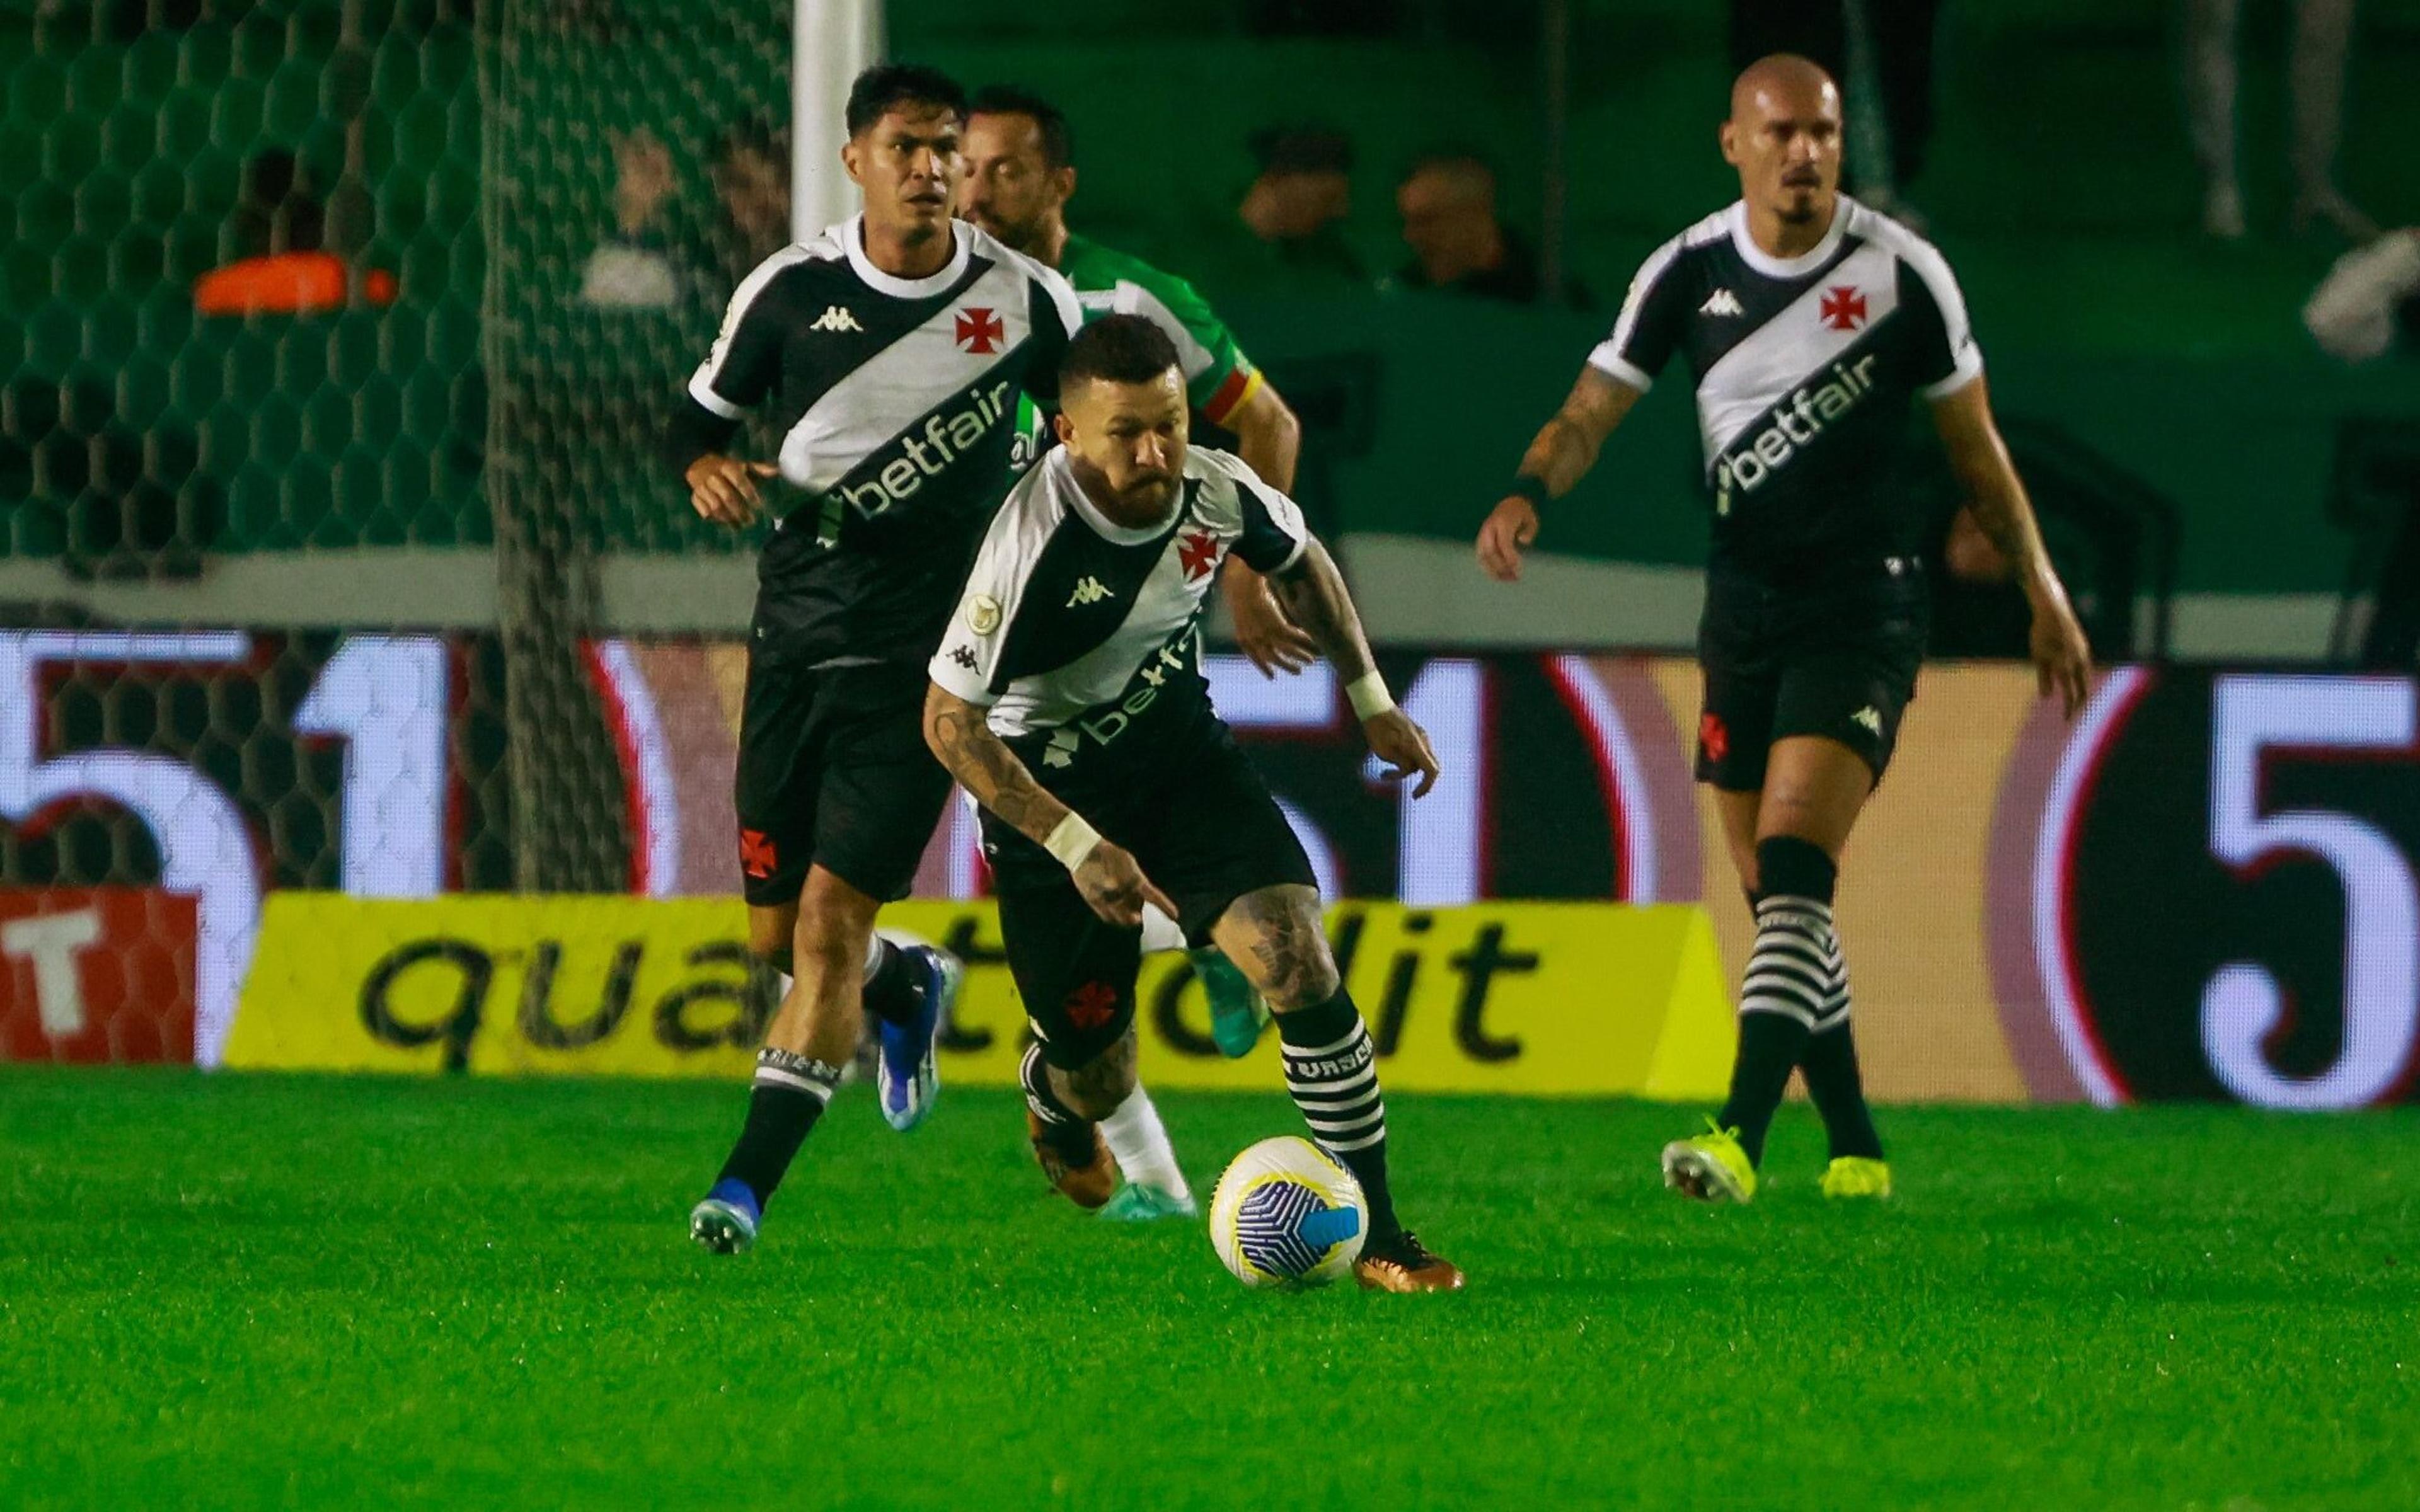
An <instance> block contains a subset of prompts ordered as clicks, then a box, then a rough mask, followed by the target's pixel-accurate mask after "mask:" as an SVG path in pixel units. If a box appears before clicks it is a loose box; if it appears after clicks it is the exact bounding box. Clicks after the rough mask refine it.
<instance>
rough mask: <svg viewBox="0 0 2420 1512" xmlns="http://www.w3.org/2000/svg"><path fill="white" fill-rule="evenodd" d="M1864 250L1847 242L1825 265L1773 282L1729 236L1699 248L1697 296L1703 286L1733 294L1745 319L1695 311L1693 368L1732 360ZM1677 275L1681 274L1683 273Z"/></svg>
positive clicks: (1687, 342) (1860, 243)
mask: <svg viewBox="0 0 2420 1512" xmlns="http://www.w3.org/2000/svg"><path fill="white" fill-rule="evenodd" d="M1864 245H1865V243H1864V242H1863V241H1861V240H1859V239H1857V238H1855V237H1842V238H1841V239H1840V244H1839V245H1838V246H1837V247H1835V248H1833V249H1832V255H1830V256H1828V257H1826V258H1824V259H1823V263H1822V264H1821V265H1819V266H1818V267H1816V268H1814V269H1813V270H1809V271H1807V272H1804V273H1798V274H1793V275H1792V276H1791V277H1789V278H1786V279H1782V278H1773V277H1769V276H1767V275H1766V274H1763V273H1760V272H1758V271H1757V270H1755V269H1753V268H1750V267H1749V266H1748V264H1747V259H1746V258H1745V257H1742V256H1741V255H1739V249H1738V248H1737V247H1735V246H1733V245H1732V244H1731V239H1730V237H1728V236H1727V237H1725V238H1723V239H1722V240H1720V241H1718V242H1713V243H1710V244H1708V245H1707V246H1705V247H1702V248H1699V249H1696V250H1695V253H1694V255H1695V256H1697V257H1699V258H1701V259H1703V262H1704V271H1703V272H1702V273H1701V274H1700V275H1699V276H1700V279H1701V280H1702V283H1701V284H1699V285H1693V287H1692V292H1693V293H1694V292H1696V290H1697V288H1698V287H1702V288H1704V289H1705V290H1706V292H1707V294H1708V295H1709V296H1711V294H1712V293H1713V292H1714V291H1715V290H1721V291H1724V292H1727V293H1729V294H1730V297H1731V299H1732V301H1733V302H1735V303H1736V304H1737V305H1738V306H1739V314H1737V315H1723V316H1708V315H1706V314H1705V313H1704V312H1703V311H1702V310H1700V309H1699V308H1697V307H1695V306H1692V308H1691V311H1690V315H1691V319H1690V321H1689V330H1688V335H1687V337H1686V338H1685V345H1686V347H1687V348H1688V353H1689V365H1690V366H1691V367H1692V368H1693V369H1694V370H1696V371H1697V372H1699V373H1703V372H1706V371H1708V370H1710V369H1712V368H1713V367H1714V364H1715V363H1719V362H1721V361H1722V360H1723V359H1724V358H1726V357H1728V356H1730V353H1731V348H1733V347H1738V346H1741V345H1742V344H1744V343H1745V342H1747V341H1750V340H1752V339H1754V338H1755V337H1756V335H1757V334H1758V333H1759V332H1761V331H1763V330H1764V328H1765V327H1766V326H1767V325H1769V324H1771V323H1772V321H1773V319H1774V317H1775V316H1778V315H1780V314H1781V313H1782V312H1783V311H1784V310H1787V309H1789V308H1790V307H1791V306H1792V305H1793V304H1795V303H1797V302H1798V301H1799V300H1800V299H1801V298H1802V297H1804V296H1805V294H1806V293H1807V290H1808V289H1809V288H1812V287H1813V286H1814V285H1816V284H1817V283H1818V282H1819V281H1820V280H1822V279H1823V278H1824V277H1826V276H1827V275H1829V274H1830V273H1831V272H1832V271H1833V270H1835V269H1837V268H1838V267H1839V266H1840V264H1841V263H1843V262H1845V261H1847V260H1848V258H1849V257H1850V255H1852V254H1854V253H1855V252H1856V251H1857V250H1858V249H1859V248H1860V247H1862V246H1864ZM1673 271H1674V273H1677V272H1678V271H1679V270H1678V269H1675V270H1673ZM1668 276H1671V275H1669V274H1668Z"/></svg>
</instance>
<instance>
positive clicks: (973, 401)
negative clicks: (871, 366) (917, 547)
mask: <svg viewBox="0 0 2420 1512" xmlns="http://www.w3.org/2000/svg"><path fill="white" fill-rule="evenodd" d="M1008 390H1009V385H1008V384H1007V383H1006V382H1000V383H995V384H993V385H992V386H991V387H989V388H987V389H986V388H984V387H983V386H981V385H980V384H978V385H977V386H976V387H974V388H971V389H969V390H968V391H967V392H966V394H965V397H964V400H963V402H962V403H961V405H960V407H959V408H958V409H954V410H953V411H951V412H950V413H948V414H945V415H941V414H937V415H928V416H926V417H925V420H924V428H923V431H922V432H921V433H919V432H915V431H909V432H907V433H905V434H903V435H900V436H896V437H893V438H892V440H891V442H890V444H889V445H887V446H885V447H883V448H882V449H881V450H880V451H877V452H876V453H874V454H872V455H869V456H867V457H866V459H865V460H864V461H862V462H860V463H859V464H858V465H857V467H856V469H855V471H854V473H852V476H857V475H861V476H863V477H864V480H865V481H864V482H862V483H849V482H847V481H846V480H843V482H842V483H841V485H840V490H839V491H840V495H841V497H842V498H844V499H845V500H847V501H848V506H849V507H850V508H851V509H854V510H856V511H857V512H858V513H859V514H861V515H862V516H864V517H866V518H868V519H872V518H873V517H876V515H879V514H881V513H882V512H883V511H884V510H886V509H889V508H890V507H891V506H892V505H893V504H898V503H903V502H905V501H907V499H908V498H910V497H911V496H913V495H914V494H915V492H916V490H917V489H919V488H922V487H923V486H924V480H925V479H927V478H938V477H939V476H940V475H941V471H942V470H943V469H944V468H947V467H948V466H949V465H950V464H951V463H952V462H954V461H956V460H957V459H958V457H959V456H960V455H963V454H964V453H965V452H967V451H968V450H969V449H970V448H971V447H974V446H976V445H978V444H980V443H981V442H982V440H983V439H984V437H985V436H986V435H988V434H989V433H990V431H991V428H992V427H993V426H994V425H997V424H1000V421H1001V416H1002V415H1004V414H1010V413H1013V412H1014V408H1013V407H1012V406H1010V405H1009V404H1008V402H1007V400H1008Z"/></svg>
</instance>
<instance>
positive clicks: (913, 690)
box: [736, 656, 950, 907]
mask: <svg viewBox="0 0 2420 1512" xmlns="http://www.w3.org/2000/svg"><path fill="white" fill-rule="evenodd" d="M928 681H929V679H928V678H927V676H926V674H925V671H924V669H923V667H922V666H921V665H901V664H890V663H886V664H883V665H879V666H861V667H826V668H822V669H819V670H810V669H806V668H799V667H791V666H787V665H784V664H783V663H782V662H781V661H780V660H778V659H777V658H772V657H767V656H750V657H749V660H748V688H747V693H746V696H745V699H744V702H743V703H742V706H741V711H740V716H739V762H738V778H737V794H736V797H737V808H738V810H739V869H740V874H741V876H742V878H743V882H742V886H741V891H742V892H743V893H745V894H746V896H747V899H748V902H749V903H752V904H754V905H756V906H758V907H766V906H770V905H774V904H778V903H796V902H797V901H798V897H799V888H800V887H803V886H804V885H805V883H806V879H807V869H808V868H809V867H810V866H820V867H822V868H823V869H824V870H825V871H827V872H831V873H832V874H833V875H834V876H836V877H838V878H840V879H841V880H842V881H843V882H845V883H847V884H848V885H849V886H850V887H855V888H856V889H857V890H858V891H860V892H862V893H865V894H867V895H868V896H869V897H873V898H876V899H878V900H880V901H882V902H884V903H890V902H892V901H893V900H894V899H899V898H904V897H906V896H907V889H908V887H910V886H911V885H912V884H913V883H914V882H915V880H916V867H917V865H918V863H919V862H921V861H922V860H923V856H924V847H925V845H926V844H927V843H929V842H930V841H931V840H932V838H933V830H934V828H935V826H937V825H939V823H940V818H941V810H942V806H943V805H944V804H946V803H947V802H948V801H949V797H950V777H949V774H948V773H947V772H944V771H943V770H942V769H941V764H940V763H939V762H937V761H935V760H934V759H933V753H932V752H931V751H930V750H929V749H927V748H925V745H924V690H925V687H926V686H927V683H928Z"/></svg>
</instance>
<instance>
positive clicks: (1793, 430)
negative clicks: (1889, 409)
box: [1714, 352, 1879, 514]
mask: <svg viewBox="0 0 2420 1512" xmlns="http://www.w3.org/2000/svg"><path fill="white" fill-rule="evenodd" d="M1877 361H1879V359H1878V358H1877V357H1876V356H1875V355H1874V354H1873V353H1871V352H1869V353H1867V354H1866V355H1865V356H1864V357H1861V358H1859V359H1857V363H1856V365H1855V366H1854V367H1849V366H1845V365H1843V364H1841V363H1833V364H1832V369H1831V376H1832V381H1831V382H1829V383H1821V384H1815V383H1810V384H1807V385H1804V386H1802V387H1801V388H1800V389H1799V390H1798V391H1797V392H1796V393H1792V395H1791V396H1790V402H1789V403H1788V404H1776V405H1775V406H1774V407H1773V409H1772V414H1773V424H1769V425H1767V426H1765V427H1764V428H1763V429H1762V430H1761V431H1758V432H1757V433H1756V434H1755V435H1754V436H1751V437H1749V438H1748V439H1747V440H1745V441H1742V442H1740V443H1739V444H1738V445H1737V446H1735V447H1733V448H1732V449H1731V450H1730V452H1729V453H1727V454H1725V455H1724V456H1723V457H1722V458H1721V459H1720V460H1719V461H1717V462H1716V463H1715V464H1714V490H1715V493H1716V494H1717V495H1718V496H1719V497H1718V501H1717V504H1716V507H1717V508H1718V509H1720V510H1721V511H1722V512H1723V513H1724V514H1729V513H1730V495H1731V489H1732V488H1733V487H1734V486H1737V487H1739V488H1742V489H1745V490H1746V491H1748V492H1750V493H1753V492H1755V491H1756V488H1757V486H1758V485H1760V484H1761V483H1763V482H1764V480H1765V479H1767V478H1769V477H1771V476H1773V474H1774V473H1775V472H1776V471H1778V470H1779V469H1781V468H1783V467H1785V466H1787V465H1788V464H1789V462H1790V459H1791V458H1792V457H1794V456H1796V455H1798V454H1799V452H1800V450H1801V449H1803V448H1804V447H1805V446H1806V445H1807V443H1808V442H1810V441H1812V440H1814V439H1815V438H1816V437H1818V436H1821V435H1823V427H1824V426H1825V425H1828V424H1831V423H1832V422H1833V421H1835V420H1838V419H1839V418H1840V417H1841V416H1842V415H1845V414H1847V413H1848V412H1849V411H1850V410H1851V409H1854V408H1856V405H1857V401H1859V400H1860V399H1863V398H1864V397H1865V396H1866V395H1867V394H1869V393H1872V392H1873V388H1874V363H1876V362H1877Z"/></svg>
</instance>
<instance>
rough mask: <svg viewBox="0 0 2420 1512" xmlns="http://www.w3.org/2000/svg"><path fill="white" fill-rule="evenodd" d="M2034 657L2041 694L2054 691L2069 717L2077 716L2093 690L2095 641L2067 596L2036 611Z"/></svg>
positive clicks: (2043, 695)
mask: <svg viewBox="0 0 2420 1512" xmlns="http://www.w3.org/2000/svg"><path fill="white" fill-rule="evenodd" d="M2033 658H2034V682H2035V684H2036V686H2037V687H2040V690H2041V696H2042V697H2044V698H2049V697H2050V696H2051V695H2052V694H2054V693H2055V694H2056V695H2057V696H2058V701H2059V706H2060V707H2061V708H2062V709H2063V710H2065V711H2066V714H2067V717H2069V718H2071V719H2072V718H2074V717H2075V716H2076V713H2077V711H2079V710H2080V709H2082V708H2083V707H2084V701H2085V698H2086V696H2087V695H2088V694H2090V692H2091V691H2092V642H2091V641H2089V640H2086V639H2085V635H2084V626H2083V625H2078V624H2077V623H2076V620H2075V611H2074V610H2073V609H2069V608H2068V607H2067V603H2066V600H2065V599H2064V598H2061V599H2059V600H2057V601H2055V602H2053V603H2049V604H2044V605H2042V606H2040V608H2038V609H2035V610H2034V627H2033Z"/></svg>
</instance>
